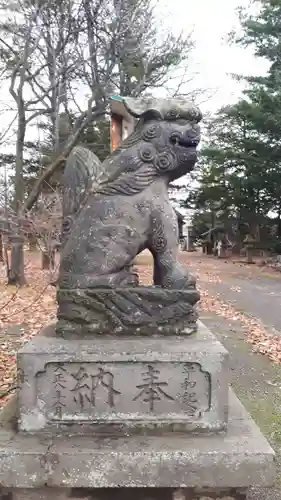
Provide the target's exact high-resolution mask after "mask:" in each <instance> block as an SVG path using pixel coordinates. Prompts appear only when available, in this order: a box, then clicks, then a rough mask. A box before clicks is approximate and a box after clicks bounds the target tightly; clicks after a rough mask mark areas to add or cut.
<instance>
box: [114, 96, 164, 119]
mask: <svg viewBox="0 0 281 500" xmlns="http://www.w3.org/2000/svg"><path fill="white" fill-rule="evenodd" d="M123 102H124V106H125V107H126V109H127V111H128V112H129V113H130V115H132V116H134V117H135V118H143V119H144V120H149V119H150V120H152V119H156V120H157V119H158V120H161V119H163V114H162V110H161V108H160V107H159V102H158V100H157V99H154V98H151V97H138V98H134V97H123Z"/></svg>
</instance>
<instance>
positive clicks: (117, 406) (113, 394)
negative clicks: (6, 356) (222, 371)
mask: <svg viewBox="0 0 281 500" xmlns="http://www.w3.org/2000/svg"><path fill="white" fill-rule="evenodd" d="M50 380H51V385H50ZM36 381H37V384H36V392H37V398H38V401H39V400H40V399H41V395H43V394H44V399H45V402H46V404H45V412H46V418H47V419H48V420H49V421H62V422H63V421H67V422H71V421H75V422H79V421H88V422H90V421H99V420H107V419H110V421H120V420H122V418H124V415H128V414H130V418H131V419H136V420H138V419H140V418H142V419H147V420H149V416H153V415H155V416H157V417H159V418H161V417H162V418H166V417H167V415H181V416H182V417H185V418H186V417H189V418H191V419H198V418H200V417H201V416H202V414H203V413H204V412H206V411H208V410H209V408H210V404H211V380H210V375H209V374H208V373H207V372H204V371H203V370H202V368H201V366H200V364H198V363H190V362H188V363H178V362H177V363H172V362H169V363H167V362H166V363H160V362H155V363H154V362H152V363H143V362H135V363H122V362H116V363H114V362H111V363H96V362H88V363H76V362H73V363H72V362H65V363H61V364H58V363H47V365H46V366H45V371H43V372H40V373H38V375H37V377H36Z"/></svg>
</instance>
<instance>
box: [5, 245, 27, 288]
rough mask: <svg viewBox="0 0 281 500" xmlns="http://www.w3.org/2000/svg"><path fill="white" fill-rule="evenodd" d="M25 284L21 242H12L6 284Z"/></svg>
mask: <svg viewBox="0 0 281 500" xmlns="http://www.w3.org/2000/svg"><path fill="white" fill-rule="evenodd" d="M25 284H26V280H25V276H24V252H23V243H22V242H19V243H13V245H12V251H11V268H10V269H9V274H8V285H18V286H23V285H25Z"/></svg>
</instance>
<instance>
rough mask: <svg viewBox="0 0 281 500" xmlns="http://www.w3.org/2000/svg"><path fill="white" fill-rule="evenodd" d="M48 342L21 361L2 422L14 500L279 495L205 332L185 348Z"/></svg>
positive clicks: (264, 448)
mask: <svg viewBox="0 0 281 500" xmlns="http://www.w3.org/2000/svg"><path fill="white" fill-rule="evenodd" d="M53 331H54V329H53V328H52V327H51V328H49V329H47V330H45V331H44V332H43V333H42V335H40V336H39V337H36V338H35V339H33V340H32V341H30V342H29V343H27V344H26V346H25V347H24V348H23V349H22V350H21V351H20V352H19V354H18V379H19V385H20V388H19V390H18V394H17V397H15V398H14V400H13V401H11V402H10V403H9V404H8V405H7V406H6V407H5V409H4V410H3V411H2V413H1V416H0V424H1V428H0V484H1V486H2V489H3V491H4V492H5V494H6V498H7V499H9V500H21V499H23V498H24V500H29V499H30V500H49V499H50V500H51V499H52V498H54V499H60V500H67V499H68V498H75V499H76V498H85V499H88V500H90V499H96V500H109V498H110V499H111V500H112V499H114V498H116V500H119V497H120V495H121V496H122V498H124V496H126V493H124V492H126V491H127V489H129V491H130V490H131V489H132V493H130V496H131V495H133V496H135V494H134V493H133V492H134V491H135V488H136V489H137V490H138V491H139V497H140V500H146V499H147V498H148V491H149V489H150V488H151V490H152V491H153V493H149V498H150V499H152V500H153V499H155V500H158V496H159V495H160V493H159V492H162V493H161V495H160V496H161V498H162V499H163V498H166V497H165V495H168V496H169V498H170V499H171V500H172V498H174V499H175V500H202V499H203V498H204V499H206V498H215V499H219V498H228V497H229V498H230V499H231V500H238V499H239V500H242V499H245V498H246V496H245V491H246V490H247V489H248V488H249V487H250V486H252V485H257V486H261V487H262V486H271V485H272V484H273V482H274V477H275V464H274V452H273V450H272V449H271V447H270V446H269V444H268V443H267V441H266V439H265V438H264V437H263V436H262V434H261V432H260V430H259V429H258V427H257V426H256V424H255V423H254V422H253V420H252V419H251V418H250V417H249V415H248V414H247V413H246V411H245V409H244V408H243V406H242V405H241V403H240V402H239V401H238V399H237V398H236V396H235V395H234V394H233V392H232V391H229V390H228V373H227V358H228V353H227V352H226V350H225V349H224V348H223V347H222V345H221V344H220V343H219V342H218V341H217V340H216V339H215V338H214V337H213V335H212V334H211V333H210V332H209V330H208V329H206V328H205V327H204V325H202V323H199V325H198V333H197V334H196V335H194V336H191V337H188V338H185V337H176V336H175V337H165V338H163V337H147V338H139V337H135V338H134V339H131V338H125V337H123V338H121V339H120V338H119V339H117V338H116V337H112V338H110V337H102V338H97V337H95V338H93V339H92V340H91V341H90V340H85V339H84V340H74V339H72V340H68V341H67V340H62V339H57V338H56V337H54V336H53ZM16 424H18V426H17V425H16ZM120 492H121V493H120ZM163 492H164V493H163ZM173 492H174V493H173ZM0 493H1V492H0ZM7 495H8V496H7ZM157 495H158V496H157ZM178 495H180V496H178ZM160 496H159V498H160ZM0 498H1V497H0ZM3 498H5V497H3ZM120 498H121V497H120Z"/></svg>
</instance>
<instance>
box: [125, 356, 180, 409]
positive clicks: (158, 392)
mask: <svg viewBox="0 0 281 500" xmlns="http://www.w3.org/2000/svg"><path fill="white" fill-rule="evenodd" d="M159 373H160V372H159V370H156V368H154V367H153V366H152V365H148V367H147V370H146V371H145V372H144V374H143V375H144V376H143V380H144V383H143V384H139V385H137V389H139V393H138V394H137V395H136V396H135V397H134V399H133V401H136V400H137V399H141V400H142V401H143V402H144V403H148V405H149V410H150V411H154V410H155V403H156V401H161V399H162V398H164V399H167V400H168V401H174V398H173V397H172V396H169V394H167V393H166V392H165V391H164V388H163V387H166V386H168V382H161V381H160V380H159Z"/></svg>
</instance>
